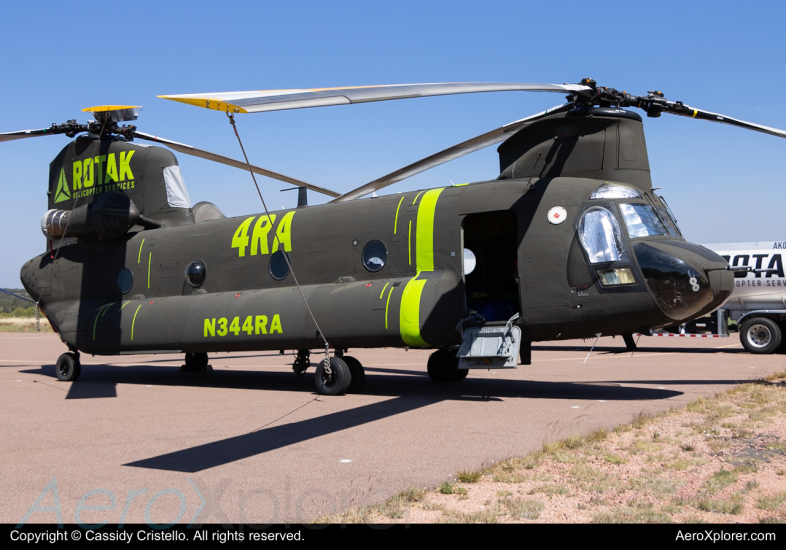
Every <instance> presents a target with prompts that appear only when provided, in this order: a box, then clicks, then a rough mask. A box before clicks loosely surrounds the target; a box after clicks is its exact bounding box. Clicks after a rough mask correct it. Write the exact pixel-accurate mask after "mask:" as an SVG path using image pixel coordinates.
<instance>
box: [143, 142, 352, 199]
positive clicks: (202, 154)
mask: <svg viewBox="0 0 786 550" xmlns="http://www.w3.org/2000/svg"><path fill="white" fill-rule="evenodd" d="M133 135H134V137H136V138H139V139H146V140H148V141H155V142H157V143H161V144H162V145H166V146H167V147H169V148H170V149H174V150H175V151H178V152H179V153H184V154H186V155H191V156H194V157H199V158H203V159H206V160H212V161H213V162H218V163H220V164H226V165H227V166H233V167H235V168H240V169H241V170H249V168H250V170H251V171H252V172H254V173H255V174H261V175H263V176H267V177H268V178H273V179H275V180H279V181H285V182H287V183H291V184H292V185H295V186H297V187H306V188H307V189H310V190H311V191H315V192H317V193H322V194H323V195H327V196H329V197H338V196H340V195H341V193H337V192H335V191H331V190H330V189H325V188H324V187H319V186H318V185H312V184H310V183H306V182H304V181H300V180H298V179H295V178H290V177H289V176H285V175H283V174H279V173H277V172H273V171H272V170H266V169H264V168H260V167H259V166H254V165H253V164H252V165H251V166H250V167H249V165H248V164H246V163H245V162H243V161H240V160H235V159H232V158H229V157H225V156H223V155H218V154H216V153H211V152H210V151H205V150H203V149H197V148H196V147H192V146H191V145H186V144H185V143H178V142H177V141H171V140H168V139H165V138H161V137H158V136H154V135H151V134H146V133H144V132H134V134H133Z"/></svg>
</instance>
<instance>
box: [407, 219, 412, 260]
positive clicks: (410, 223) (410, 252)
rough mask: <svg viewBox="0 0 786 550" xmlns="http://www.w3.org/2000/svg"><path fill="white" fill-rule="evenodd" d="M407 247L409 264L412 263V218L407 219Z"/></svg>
mask: <svg viewBox="0 0 786 550" xmlns="http://www.w3.org/2000/svg"><path fill="white" fill-rule="evenodd" d="M407 247H408V249H409V265H412V220H409V237H408V238H407Z"/></svg>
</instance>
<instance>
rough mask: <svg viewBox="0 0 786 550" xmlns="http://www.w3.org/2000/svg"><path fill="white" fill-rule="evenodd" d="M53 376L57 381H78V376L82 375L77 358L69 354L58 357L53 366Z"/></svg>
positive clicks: (73, 354) (75, 355)
mask: <svg viewBox="0 0 786 550" xmlns="http://www.w3.org/2000/svg"><path fill="white" fill-rule="evenodd" d="M55 374H56V375H57V379H58V380H62V381H63V382H76V381H77V380H78V379H79V375H80V374H82V365H81V364H80V363H79V356H78V355H77V354H75V353H70V352H69V353H64V354H63V355H61V356H60V357H58V358H57V363H56V364H55Z"/></svg>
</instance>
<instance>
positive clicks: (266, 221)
mask: <svg viewBox="0 0 786 550" xmlns="http://www.w3.org/2000/svg"><path fill="white" fill-rule="evenodd" d="M294 215H295V212H294V211H292V212H287V213H286V214H284V216H283V217H282V218H281V221H279V222H278V227H276V231H275V237H274V238H273V246H272V249H271V250H270V252H276V251H277V250H278V247H279V245H280V246H281V247H282V248H283V249H284V252H291V251H292V231H291V228H292V217H293V216H294ZM254 218H256V216H251V217H250V218H246V219H245V220H244V221H243V223H241V224H240V226H239V227H238V228H237V230H236V231H235V234H234V236H233V237H232V248H237V255H238V256H239V257H243V256H245V255H246V248H248V246H249V242H248V241H249V237H248V232H249V230H250V229H251V222H252V221H254ZM274 223H276V215H275V214H270V217H268V216H259V218H258V219H257V222H256V223H255V224H254V229H253V231H252V232H251V250H250V253H249V255H251V256H256V255H257V254H260V255H264V254H268V253H269V252H268V246H267V243H268V234H269V233H270V230H271V229H272V228H273V224H274Z"/></svg>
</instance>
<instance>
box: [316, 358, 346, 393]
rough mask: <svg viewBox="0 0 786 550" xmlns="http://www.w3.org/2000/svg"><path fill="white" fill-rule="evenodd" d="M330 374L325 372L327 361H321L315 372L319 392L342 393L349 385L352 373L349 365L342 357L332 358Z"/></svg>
mask: <svg viewBox="0 0 786 550" xmlns="http://www.w3.org/2000/svg"><path fill="white" fill-rule="evenodd" d="M330 371H331V372H330V374H328V373H327V372H325V363H324V362H323V361H320V362H319V366H318V367H317V371H316V372H315V373H314V382H315V383H316V385H317V393H318V394H320V395H341V394H342V393H344V392H345V391H347V388H348V387H349V383H350V382H351V376H352V375H351V374H350V371H349V367H348V366H347V364H346V363H345V362H344V360H343V359H341V358H340V357H335V356H334V357H331V358H330Z"/></svg>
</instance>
